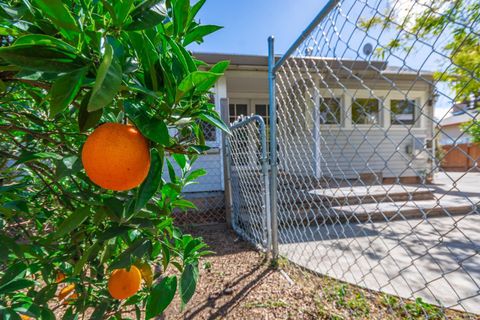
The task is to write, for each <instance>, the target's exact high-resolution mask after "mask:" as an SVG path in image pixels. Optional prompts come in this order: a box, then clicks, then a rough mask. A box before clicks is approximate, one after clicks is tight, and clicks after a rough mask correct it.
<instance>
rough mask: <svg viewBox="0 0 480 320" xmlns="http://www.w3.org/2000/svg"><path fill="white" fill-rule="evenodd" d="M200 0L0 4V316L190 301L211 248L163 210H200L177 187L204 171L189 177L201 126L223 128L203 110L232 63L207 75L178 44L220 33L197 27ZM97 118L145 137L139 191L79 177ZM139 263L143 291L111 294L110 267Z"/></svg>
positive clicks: (154, 309) (150, 307) (48, 315)
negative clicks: (145, 166) (146, 159)
mask: <svg viewBox="0 0 480 320" xmlns="http://www.w3.org/2000/svg"><path fill="white" fill-rule="evenodd" d="M204 2H205V0H200V1H198V2H196V3H195V4H193V5H191V4H190V2H189V0H167V1H159V0H144V1H138V0H118V1H96V0H65V1H60V0H22V1H13V0H12V1H3V2H0V36H1V42H0V45H1V48H0V105H1V106H0V132H1V135H0V157H1V160H0V173H1V185H0V316H1V317H2V319H20V317H22V318H25V317H33V318H36V319H55V318H57V317H59V316H60V315H61V316H62V317H63V318H64V319H76V318H78V317H83V318H92V319H102V318H109V317H114V318H116V319H121V318H122V317H123V315H124V314H126V313H132V312H133V313H134V314H136V317H137V318H140V315H141V313H142V310H145V315H146V318H152V317H154V316H156V315H158V314H161V313H162V312H163V310H164V309H165V308H166V307H167V306H168V305H169V304H170V302H171V301H172V299H173V297H174V295H175V294H176V293H177V292H178V294H179V295H180V298H181V301H182V303H183V304H186V303H187V302H188V301H189V300H190V298H191V297H192V295H193V294H194V291H195V287H196V282H197V278H198V258H199V257H200V256H202V255H204V254H206V253H208V252H207V251H206V250H205V247H206V246H205V244H204V243H203V242H202V240H201V239H199V238H194V237H192V236H190V235H186V234H182V233H181V232H180V230H179V229H178V228H176V227H174V225H173V219H172V217H171V213H172V211H173V210H174V209H191V208H193V207H194V206H193V204H192V203H190V202H189V201H187V200H185V199H183V198H182V188H183V187H185V186H186V185H188V184H191V183H193V182H194V180H195V179H196V178H198V177H199V176H201V175H203V174H204V173H205V171H204V170H203V169H197V170H192V164H193V163H194V161H195V160H196V158H197V157H198V155H199V154H202V153H203V152H205V151H206V150H207V149H208V147H206V146H205V139H204V137H203V132H202V130H201V126H202V123H203V122H206V123H209V124H211V125H214V126H216V127H218V128H220V129H222V130H224V131H226V132H228V129H227V127H226V126H225V125H224V124H223V123H222V121H221V120H220V118H219V116H218V114H217V113H216V112H215V109H214V105H213V104H211V103H210V102H209V90H210V89H211V87H212V86H213V85H214V83H215V82H216V80H217V79H218V78H219V77H220V76H221V75H222V73H223V72H224V71H225V70H226V68H227V67H228V62H220V63H218V64H217V65H215V66H213V67H211V68H207V66H206V64H205V63H203V62H201V61H199V60H197V59H195V58H194V57H192V55H191V54H190V53H189V52H188V51H187V50H186V49H185V46H187V45H188V44H190V43H192V42H201V41H202V39H203V37H204V36H206V35H208V34H210V33H212V32H214V31H216V30H218V29H219V27H217V26H212V25H200V24H199V23H197V22H196V20H195V17H196V15H197V13H198V11H199V10H200V8H201V7H202V6H203V4H204ZM104 122H119V123H125V122H128V123H132V124H134V125H135V126H136V127H137V128H138V129H139V131H140V132H141V133H142V135H143V136H144V137H146V138H147V139H148V141H149V145H150V154H151V156H150V160H151V163H150V169H149V173H148V176H147V178H146V179H145V181H144V182H143V183H142V184H141V185H140V186H139V187H138V188H136V189H133V190H130V191H125V192H113V191H109V190H105V189H101V188H99V187H98V186H96V185H95V184H93V183H92V182H91V181H90V180H89V179H88V177H87V176H86V175H85V172H84V170H83V167H82V161H81V160H80V153H81V148H82V145H83V143H84V142H85V139H86V137H87V136H88V135H89V133H90V132H91V130H92V129H93V128H95V127H97V126H98V125H99V124H101V123H104ZM164 165H165V166H166V169H165V170H166V171H167V172H168V177H163V176H162V173H163V171H164ZM175 167H176V169H175ZM133 266H135V268H137V269H138V270H140V271H141V274H142V279H143V285H142V289H141V290H140V291H138V292H137V293H136V294H135V295H133V296H131V297H130V298H128V299H123V300H119V299H114V298H113V297H112V296H111V295H110V293H109V292H108V290H107V281H108V278H109V277H110V274H111V272H112V270H114V269H122V268H126V269H127V270H132V268H133ZM169 267H173V269H174V270H176V271H175V272H174V271H169V272H167V273H165V272H166V271H167V269H168V268H169Z"/></svg>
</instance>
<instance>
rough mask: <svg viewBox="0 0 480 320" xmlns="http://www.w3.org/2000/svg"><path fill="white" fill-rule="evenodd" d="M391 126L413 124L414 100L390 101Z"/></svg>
mask: <svg viewBox="0 0 480 320" xmlns="http://www.w3.org/2000/svg"><path fill="white" fill-rule="evenodd" d="M390 109H391V111H392V117H391V123H392V124H414V123H415V100H390Z"/></svg>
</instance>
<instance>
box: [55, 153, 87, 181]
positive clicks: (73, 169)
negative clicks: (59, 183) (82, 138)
mask: <svg viewBox="0 0 480 320" xmlns="http://www.w3.org/2000/svg"><path fill="white" fill-rule="evenodd" d="M82 168H83V165H82V161H81V160H80V159H79V158H78V157H77V156H69V157H65V158H63V159H62V160H60V161H58V162H57V166H56V170H55V176H56V177H57V178H59V179H61V178H64V177H67V176H70V175H72V174H75V173H77V172H79V171H80V170H82Z"/></svg>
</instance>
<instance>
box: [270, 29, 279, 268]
mask: <svg viewBox="0 0 480 320" xmlns="http://www.w3.org/2000/svg"><path fill="white" fill-rule="evenodd" d="M274 67H275V50H274V38H273V36H270V37H269V38H268V90H269V104H270V219H271V234H272V258H273V260H274V261H276V260H277V259H278V221H277V208H278V207H277V174H278V168H277V108H276V102H275V101H276V96H275V71H274Z"/></svg>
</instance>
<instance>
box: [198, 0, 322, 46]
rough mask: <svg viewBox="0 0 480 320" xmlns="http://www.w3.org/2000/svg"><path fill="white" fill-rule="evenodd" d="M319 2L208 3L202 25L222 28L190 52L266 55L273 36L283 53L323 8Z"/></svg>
mask: <svg viewBox="0 0 480 320" xmlns="http://www.w3.org/2000/svg"><path fill="white" fill-rule="evenodd" d="M324 4H325V1H322V0H207V2H206V3H205V6H204V7H203V8H202V10H201V11H200V13H199V18H200V21H201V23H202V24H216V25H220V26H224V28H223V29H222V30H220V31H218V32H217V33H215V34H213V35H210V36H208V37H206V38H205V42H204V43H203V44H201V45H200V46H197V45H192V46H191V49H192V50H194V51H201V52H222V53H243V54H261V55H266V54H267V38H268V36H270V35H274V36H275V37H276V43H275V46H276V50H275V51H276V53H277V54H278V53H282V52H284V51H286V49H287V48H288V47H289V46H290V44H291V43H292V42H293V41H294V40H295V39H296V38H297V37H298V35H299V34H300V33H301V32H302V31H303V30H304V29H305V27H306V26H307V25H308V23H309V22H310V21H311V20H312V19H313V18H314V17H315V15H316V14H317V13H318V12H319V10H320V9H321V8H322V7H323V6H324Z"/></svg>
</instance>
